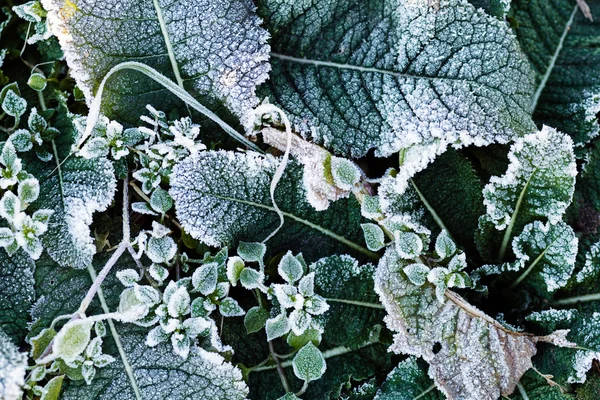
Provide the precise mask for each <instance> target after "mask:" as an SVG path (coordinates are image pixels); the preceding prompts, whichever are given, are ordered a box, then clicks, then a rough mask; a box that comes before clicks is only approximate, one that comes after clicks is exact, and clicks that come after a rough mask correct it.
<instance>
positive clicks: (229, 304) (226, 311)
mask: <svg viewBox="0 0 600 400" xmlns="http://www.w3.org/2000/svg"><path fill="white" fill-rule="evenodd" d="M219 312H220V313H221V315H222V316H224V317H239V316H242V315H244V314H245V313H246V312H245V311H244V309H243V308H242V307H240V305H239V304H238V302H237V301H235V300H234V299H232V298H231V297H226V298H224V299H223V300H221V304H219Z"/></svg>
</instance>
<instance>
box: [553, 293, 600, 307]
mask: <svg viewBox="0 0 600 400" xmlns="http://www.w3.org/2000/svg"><path fill="white" fill-rule="evenodd" d="M598 300H600V293H592V294H584V295H581V296H574V297H567V298H566V299H559V300H555V301H553V302H552V305H554V306H566V305H571V304H577V303H584V302H586V301H598Z"/></svg>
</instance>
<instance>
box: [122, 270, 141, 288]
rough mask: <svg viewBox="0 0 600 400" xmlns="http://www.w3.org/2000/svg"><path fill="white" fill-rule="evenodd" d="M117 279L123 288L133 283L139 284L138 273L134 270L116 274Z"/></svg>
mask: <svg viewBox="0 0 600 400" xmlns="http://www.w3.org/2000/svg"><path fill="white" fill-rule="evenodd" d="M117 278H119V281H121V283H122V284H123V286H126V287H131V286H133V284H134V283H136V282H139V281H140V279H141V277H140V274H139V272H138V271H136V270H135V269H124V270H121V271H119V272H117Z"/></svg>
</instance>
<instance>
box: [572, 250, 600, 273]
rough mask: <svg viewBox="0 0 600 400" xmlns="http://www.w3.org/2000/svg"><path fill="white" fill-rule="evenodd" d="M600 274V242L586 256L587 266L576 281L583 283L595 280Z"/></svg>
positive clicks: (584, 266)
mask: <svg viewBox="0 0 600 400" xmlns="http://www.w3.org/2000/svg"><path fill="white" fill-rule="evenodd" d="M598 272H600V242H596V243H594V244H593V245H592V247H590V250H589V251H588V252H587V253H586V254H585V264H584V265H583V268H582V269H581V271H579V272H578V273H577V276H576V279H577V282H578V283H581V282H583V281H585V280H587V279H588V278H593V277H595V276H597V275H598Z"/></svg>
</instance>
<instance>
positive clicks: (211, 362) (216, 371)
mask: <svg viewBox="0 0 600 400" xmlns="http://www.w3.org/2000/svg"><path fill="white" fill-rule="evenodd" d="M129 330H130V332H127V330H126V329H124V327H121V328H120V329H119V331H120V332H121V342H122V344H123V349H124V352H125V354H127V357H128V359H129V362H130V364H131V368H132V370H133V375H134V377H135V381H136V382H137V385H138V387H139V390H140V395H141V398H143V399H151V398H160V399H167V398H172V399H187V398H196V399H231V400H237V399H239V400H242V399H245V398H246V396H247V395H248V387H247V386H246V384H245V383H244V382H243V380H242V373H241V372H240V370H238V369H237V368H235V367H234V366H232V365H231V364H230V363H228V362H226V361H225V360H224V359H223V358H222V357H221V356H219V355H218V354H215V353H207V352H206V351H204V350H202V349H199V348H197V347H192V348H191V350H190V355H189V357H188V358H187V360H185V361H183V360H182V359H181V357H179V356H177V355H175V354H173V351H172V349H171V344H170V343H161V344H158V345H157V346H156V347H152V348H150V347H148V346H146V344H145V340H146V335H145V334H143V333H136V332H131V329H129ZM107 353H111V354H114V355H115V357H118V355H117V351H116V349H115V347H114V345H113V346H111V347H110V348H109V349H108V351H107ZM135 398H136V397H135V396H134V393H133V391H132V389H131V387H130V384H129V380H128V378H127V375H126V372H125V369H124V368H123V364H122V362H121V361H120V360H119V359H118V360H117V361H115V362H113V363H111V364H109V365H107V366H106V367H104V368H100V369H98V371H97V373H96V376H95V378H94V380H93V381H92V384H91V385H86V384H85V383H84V382H83V381H79V382H71V383H70V384H69V386H68V387H67V388H66V389H65V391H64V393H63V395H62V397H61V399H62V400H110V399H112V400H114V399H119V400H121V399H123V400H129V399H132V400H133V399H135Z"/></svg>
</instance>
